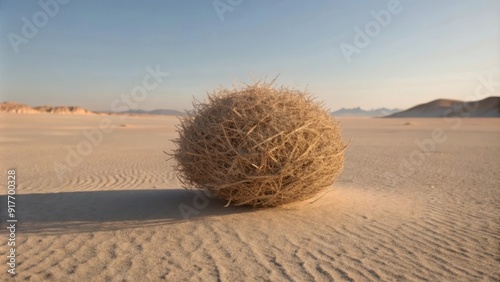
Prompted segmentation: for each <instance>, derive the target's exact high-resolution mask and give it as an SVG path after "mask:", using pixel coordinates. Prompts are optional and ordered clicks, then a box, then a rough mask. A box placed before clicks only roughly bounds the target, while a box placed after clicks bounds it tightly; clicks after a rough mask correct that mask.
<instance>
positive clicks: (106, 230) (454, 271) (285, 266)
mask: <svg viewBox="0 0 500 282" xmlns="http://www.w3.org/2000/svg"><path fill="white" fill-rule="evenodd" d="M105 118H110V119H111V121H112V124H113V126H114V127H113V128H114V129H113V131H112V132H110V133H103V132H102V131H99V132H100V133H99V134H102V140H100V138H99V136H100V135H99V134H96V133H95V132H98V130H99V124H100V122H102V120H103V119H105ZM0 120H1V123H0V132H1V134H0V142H1V145H2V146H1V147H0V150H1V151H0V156H1V159H2V161H1V162H0V163H1V165H0V166H1V169H0V178H1V179H2V181H3V183H6V181H7V170H8V169H12V168H14V169H16V175H17V183H18V186H17V196H16V216H17V218H18V219H19V222H18V224H17V229H16V263H17V265H16V273H17V274H16V276H15V277H11V275H10V274H8V273H7V269H8V266H7V264H6V262H7V255H8V253H9V247H8V246H7V239H8V236H9V234H8V233H7V232H6V228H5V227H6V226H7V223H6V220H7V213H6V202H7V196H6V194H7V189H6V185H2V187H3V188H2V189H1V191H0V195H1V196H0V202H1V206H0V207H1V213H0V215H1V224H2V230H4V231H2V232H1V239H0V244H1V247H0V256H1V257H2V258H3V259H2V260H3V262H2V263H1V268H0V271H1V273H2V274H1V275H0V277H2V278H1V279H2V281H7V280H5V279H6V278H8V279H11V280H16V281H25V280H26V281H162V280H165V281H184V280H191V281H243V280H246V281H288V280H294V281H332V280H335V281H376V280H382V281H426V280H427V281H499V280H500V267H499V265H500V216H499V215H500V190H499V188H500V161H499V159H500V142H499V141H500V119H488V118H477V119H472V118H471V119H454V120H450V119H448V120H447V119H442V118H435V119H410V118H401V119H379V118H342V119H340V121H341V123H342V127H343V136H344V138H345V139H352V143H351V145H350V147H349V148H348V150H347V155H346V164H345V170H344V172H343V173H342V174H341V176H340V178H339V179H338V181H337V182H336V183H335V185H334V186H333V188H330V189H328V190H327V193H323V194H321V195H319V196H318V197H317V198H315V199H313V200H309V201H306V202H303V203H300V204H295V205H290V206H285V207H280V208H274V209H257V210H256V209H251V208H246V207H237V208H235V207H227V208H225V207H224V205H225V202H224V201H220V200H217V199H212V198H207V197H205V196H204V195H203V194H202V193H197V194H196V193H193V192H190V191H186V190H184V189H183V188H182V187H181V184H180V182H179V181H178V180H177V179H176V177H175V175H174V173H173V172H172V168H171V165H172V164H173V163H172V160H168V156H167V155H165V154H164V153H163V152H162V151H166V152H169V151H171V150H172V148H173V147H174V144H173V143H172V142H170V140H171V139H173V138H175V136H176V133H175V125H176V124H177V123H178V121H177V118H176V117H169V116H146V117H137V116H134V117H132V116H121V117H120V116H99V115H57V114H13V113H0ZM107 121H109V120H107ZM83 131H85V132H87V135H88V136H93V137H90V139H89V137H86V135H85V134H84V133H83ZM88 132H94V133H93V134H94V135H91V134H90V135H89V134H88ZM432 138H434V139H432ZM85 140H86V141H85ZM99 140H100V141H99ZM92 141H93V142H94V143H95V145H94V144H92V143H90V142H92ZM98 141H99V142H98ZM78 144H80V151H81V152H84V153H85V155H81V154H79V155H78V153H75V152H76V147H77V145H78ZM82 144H83V145H84V144H87V145H88V144H92V145H91V147H90V149H89V148H84V147H82V146H83V145H82ZM417 144H420V145H417ZM422 150H423V151H425V152H424V153H422V152H421V151H422ZM71 152H73V153H71ZM75 154H77V155H75ZM68 156H70V157H68ZM75 156H76V157H75ZM67 158H68V160H70V162H67V160H66V159H67ZM63 166H66V168H67V169H66V170H63V169H61V167H63Z"/></svg>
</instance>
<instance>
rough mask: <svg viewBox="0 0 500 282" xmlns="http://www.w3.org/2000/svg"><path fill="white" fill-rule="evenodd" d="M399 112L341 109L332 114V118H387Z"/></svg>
mask: <svg viewBox="0 0 500 282" xmlns="http://www.w3.org/2000/svg"><path fill="white" fill-rule="evenodd" d="M399 111H401V110H400V109H387V108H380V109H374V110H363V109H361V108H360V107H357V108H352V109H346V108H342V109H340V110H338V111H335V112H333V113H332V115H334V116H339V117H341V116H363V117H382V116H387V115H390V114H393V113H397V112H399Z"/></svg>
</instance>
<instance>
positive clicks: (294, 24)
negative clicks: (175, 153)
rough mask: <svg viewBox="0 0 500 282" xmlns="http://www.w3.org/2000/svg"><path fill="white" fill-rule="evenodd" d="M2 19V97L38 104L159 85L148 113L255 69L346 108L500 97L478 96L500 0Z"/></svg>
mask: <svg viewBox="0 0 500 282" xmlns="http://www.w3.org/2000/svg"><path fill="white" fill-rule="evenodd" d="M0 23H1V27H0V30H1V32H2V34H3V37H2V38H3V40H2V41H1V45H0V56H1V57H0V59H1V61H2V64H1V66H0V72H1V77H2V79H1V81H0V82H1V85H2V86H1V88H0V89H1V95H0V99H1V100H2V101H15V102H20V103H24V104H27V105H30V106H40V105H52V106H56V105H66V106H73V105H74V106H81V107H84V108H87V109H90V110H94V111H111V110H112V108H113V107H112V105H113V103H114V101H116V100H117V99H118V100H120V101H122V100H123V98H122V95H130V93H131V92H132V91H133V90H134V89H136V90H137V89H138V88H137V87H138V86H141V85H143V81H145V80H146V81H148V84H147V85H150V86H151V87H146V88H148V90H147V92H146V94H145V95H144V97H143V99H141V100H140V101H136V102H137V103H133V104H134V105H136V108H137V109H143V110H154V109H174V110H184V109H189V108H191V101H192V100H193V97H195V98H196V99H205V97H206V92H207V91H209V92H210V91H212V90H213V89H215V88H217V87H219V85H223V86H225V87H231V85H232V84H233V83H237V82H241V81H243V82H246V83H250V82H252V78H251V75H253V76H254V77H255V78H257V79H260V78H263V77H265V76H266V75H267V77H268V79H269V80H270V79H272V78H274V77H275V76H277V75H279V78H278V80H277V84H278V85H287V86H291V87H298V88H301V89H304V88H306V87H307V89H308V91H309V92H311V93H312V94H313V95H314V96H315V97H317V99H318V100H323V101H325V104H326V106H327V107H329V108H331V109H332V110H338V109H341V108H355V107H361V108H362V109H365V110H370V109H377V108H382V107H386V108H391V109H392V108H398V109H407V108H410V107H413V106H415V105H417V104H421V103H425V102H429V101H431V100H435V99H440V98H443V99H456V100H481V99H483V98H485V96H494V95H497V96H498V91H496V92H491V93H486V91H483V95H485V96H482V97H477V99H470V97H471V96H474V94H475V90H476V88H477V86H478V85H479V84H480V83H482V82H481V78H482V79H483V80H488V77H490V81H495V82H496V81H498V66H499V65H500V64H499V62H500V56H499V50H500V36H499V34H500V2H498V1H494V0H482V1H476V2H469V1H450V0H448V1H439V2H433V3H432V5H429V3H424V2H417V1H409V0H408V1H405V0H402V1H394V0H390V1H371V2H366V3H359V4H353V3H352V2H349V3H348V2H340V1H318V2H314V3H308V2H301V1H274V2H272V3H256V2H251V1H243V0H240V1H236V0H235V1H224V0H216V1H200V2H199V3H197V4H194V3H193V2H191V3H187V2H161V1H150V2H147V3H137V2H133V1H120V2H114V1H111V2H102V3H101V2H91V3H90V2H78V1H69V0H64V1H63V0H59V1H56V0H42V1H40V2H39V1H29V2H19V1H2V3H1V4H0ZM155 72H156V75H157V78H159V80H154V79H153V80H151V77H150V78H147V76H148V75H151V73H155ZM166 73H168V75H166ZM158 74H160V75H159V76H158ZM155 82H158V83H157V85H156V83H155ZM153 86H154V87H153ZM486 94H487V95H486ZM115 106H116V103H115Z"/></svg>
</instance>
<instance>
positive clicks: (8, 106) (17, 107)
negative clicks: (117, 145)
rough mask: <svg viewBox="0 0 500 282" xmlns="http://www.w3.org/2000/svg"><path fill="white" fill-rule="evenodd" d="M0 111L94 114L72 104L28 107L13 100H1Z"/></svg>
mask: <svg viewBox="0 0 500 282" xmlns="http://www.w3.org/2000/svg"><path fill="white" fill-rule="evenodd" d="M0 112H8V113H18V114H39V113H49V114H83V115H85V114H94V113H93V112H92V111H89V110H87V109H84V108H80V107H72V106H59V107H51V106H39V107H30V106H27V105H25V104H21V103H15V102H2V103H0Z"/></svg>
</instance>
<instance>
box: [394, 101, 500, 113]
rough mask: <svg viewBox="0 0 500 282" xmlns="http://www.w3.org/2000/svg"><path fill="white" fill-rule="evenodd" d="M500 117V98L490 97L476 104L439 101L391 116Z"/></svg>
mask: <svg viewBox="0 0 500 282" xmlns="http://www.w3.org/2000/svg"><path fill="white" fill-rule="evenodd" d="M456 116H462V117H500V97H488V98H486V99H483V100H480V101H475V102H464V101H459V100H449V99H438V100H434V101H431V102H429V103H425V104H420V105H417V106H415V107H413V108H410V109H408V110H405V111H402V112H399V113H395V114H392V115H389V116H387V117H389V118H400V117H422V118H425V117H427V118H430V117H456Z"/></svg>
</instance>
